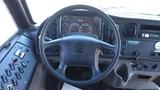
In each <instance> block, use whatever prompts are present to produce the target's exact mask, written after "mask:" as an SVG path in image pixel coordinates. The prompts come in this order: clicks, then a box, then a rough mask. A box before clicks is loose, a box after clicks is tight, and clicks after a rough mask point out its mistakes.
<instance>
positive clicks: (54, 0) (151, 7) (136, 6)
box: [27, 0, 160, 23]
mask: <svg viewBox="0 0 160 90" xmlns="http://www.w3.org/2000/svg"><path fill="white" fill-rule="evenodd" d="M27 3H28V6H29V8H30V10H31V13H32V15H33V18H34V20H35V21H36V22H37V23H41V22H42V21H43V20H44V19H45V18H47V17H48V16H50V15H52V14H54V12H56V11H58V10H60V9H61V8H63V7H65V6H69V5H75V4H85V5H91V6H94V7H97V8H99V9H101V10H103V11H105V12H110V13H111V12H112V13H113V12H114V13H118V12H121V13H130V14H144V15H153V16H157V15H159V14H160V0H27Z"/></svg>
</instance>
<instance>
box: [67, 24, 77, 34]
mask: <svg viewBox="0 0 160 90" xmlns="http://www.w3.org/2000/svg"><path fill="white" fill-rule="evenodd" d="M69 32H79V24H78V23H72V24H71V25H69Z"/></svg>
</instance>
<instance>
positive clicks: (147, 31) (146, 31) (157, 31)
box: [139, 25, 160, 38]
mask: <svg viewBox="0 0 160 90" xmlns="http://www.w3.org/2000/svg"><path fill="white" fill-rule="evenodd" d="M139 37H140V38H160V26H152V25H141V27H140V30H139Z"/></svg>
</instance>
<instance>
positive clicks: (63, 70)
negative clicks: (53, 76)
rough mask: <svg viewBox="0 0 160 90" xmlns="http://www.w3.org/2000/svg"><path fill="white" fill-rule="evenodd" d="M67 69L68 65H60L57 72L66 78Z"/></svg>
mask: <svg viewBox="0 0 160 90" xmlns="http://www.w3.org/2000/svg"><path fill="white" fill-rule="evenodd" d="M66 68H67V65H64V64H63V65H59V67H58V69H57V70H56V71H57V72H59V73H60V74H61V75H64V76H65V72H66Z"/></svg>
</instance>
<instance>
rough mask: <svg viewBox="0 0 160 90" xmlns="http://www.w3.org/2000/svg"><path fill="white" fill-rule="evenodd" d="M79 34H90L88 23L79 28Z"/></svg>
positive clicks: (90, 29)
mask: <svg viewBox="0 0 160 90" xmlns="http://www.w3.org/2000/svg"><path fill="white" fill-rule="evenodd" d="M79 32H83V33H92V26H91V25H90V24H88V23H84V24H82V25H81V26H80V28H79Z"/></svg>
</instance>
